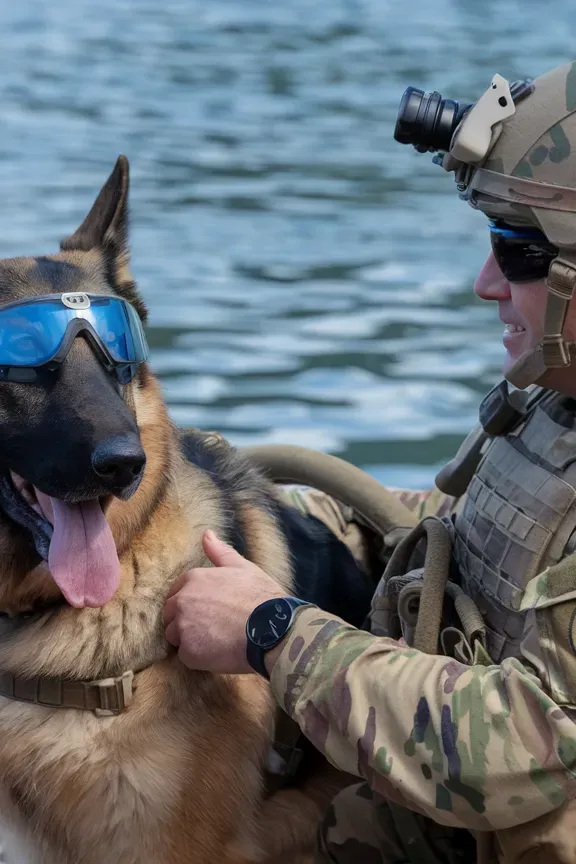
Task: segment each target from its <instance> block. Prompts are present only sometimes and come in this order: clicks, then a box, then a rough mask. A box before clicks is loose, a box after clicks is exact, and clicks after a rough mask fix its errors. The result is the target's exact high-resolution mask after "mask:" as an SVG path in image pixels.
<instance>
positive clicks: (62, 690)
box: [0, 671, 134, 717]
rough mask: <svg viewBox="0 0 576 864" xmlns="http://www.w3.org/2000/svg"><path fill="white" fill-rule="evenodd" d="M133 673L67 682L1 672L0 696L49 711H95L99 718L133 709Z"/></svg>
mask: <svg viewBox="0 0 576 864" xmlns="http://www.w3.org/2000/svg"><path fill="white" fill-rule="evenodd" d="M133 681H134V673H133V672H131V671H130V672H124V674H123V675H119V676H118V677H117V678H103V679H102V680H100V681H73V680H69V679H66V678H56V677H42V676H39V675H35V676H33V677H30V678H24V677H21V676H17V675H13V674H12V673H11V672H1V671H0V696H5V697H6V698H7V699H14V700H16V701H17V702H32V703H34V704H36V705H44V706H45V707H47V708H76V709H78V710H80V711H93V712H94V714H96V716H97V717H108V716H113V715H115V714H121V713H122V712H123V711H124V710H125V708H127V707H128V705H130V703H131V701H132V693H133Z"/></svg>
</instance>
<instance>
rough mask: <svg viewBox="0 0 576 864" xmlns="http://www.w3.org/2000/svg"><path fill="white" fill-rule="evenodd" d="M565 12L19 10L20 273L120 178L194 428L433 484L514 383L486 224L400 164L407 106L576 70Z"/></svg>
mask: <svg viewBox="0 0 576 864" xmlns="http://www.w3.org/2000/svg"><path fill="white" fill-rule="evenodd" d="M575 21H576V7H570V6H569V5H567V4H566V3H561V2H560V0H550V2H549V3H548V4H547V5H546V11H545V13H543V7H542V4H541V3H536V2H534V0H523V2H522V3H520V2H513V0H498V2H495V0H484V2H481V3H480V2H478V0H437V2H435V3H434V4H431V3H428V2H425V0H417V2H413V3H406V2H397V0H314V2H312V0H285V2H283V3H281V4H277V3H271V2H270V0H234V2H232V0H230V2H227V0H210V2H198V0H181V2H180V0H164V2H163V3H158V2H153V0H100V2H98V3H88V2H87V0H52V2H51V3H45V2H40V0H27V2H25V3H20V4H16V3H3V4H1V6H0V33H1V34H2V37H1V38H2V45H1V47H2V50H1V51H0V117H1V120H2V126H1V128H2V136H1V139H0V200H1V201H2V209H1V216H0V255H2V256H8V255H20V254H43V253H49V252H52V251H56V248H57V244H58V242H59V240H60V238H61V237H63V236H65V235H67V234H69V233H70V232H71V231H72V230H73V229H74V228H75V227H76V225H77V224H78V223H79V222H80V221H81V220H82V218H83V217H84V215H85V213H86V212H87V210H88V209H89V207H90V205H91V203H92V201H93V198H94V197H95V195H96V193H97V191H98V189H99V188H100V186H101V185H102V184H103V182H104V181H105V179H106V177H107V175H108V173H109V172H110V171H111V170H112V168H113V166H114V162H115V159H116V157H117V155H118V154H119V153H125V154H126V155H127V156H128V158H129V160H130V163H131V183H132V185H131V204H132V230H131V239H132V250H133V252H132V266H133V272H134V274H135V277H136V278H137V281H138V283H139V286H140V288H141V291H142V293H143V295H144V297H145V299H146V301H147V303H148V306H149V308H150V313H151V315H150V320H151V326H150V329H149V339H150V344H151V348H152V364H153V367H154V368H155V370H156V371H157V373H158V374H159V375H160V377H161V380H162V384H163V388H164V392H165V396H166V399H167V401H168V403H169V406H170V412H171V414H172V416H173V417H174V419H175V420H176V421H177V422H179V423H181V424H187V425H198V426H200V427H204V428H210V429H219V430H220V431H222V432H224V433H225V434H226V435H227V436H228V437H229V438H230V439H231V440H232V441H233V442H234V443H237V444H246V443H256V442H272V441H274V442H287V443H297V444H304V445H307V446H311V447H316V448H320V449H322V450H326V451H328V452H332V453H336V454H338V455H341V456H344V457H345V458H347V459H350V460H351V461H352V462H354V463H355V464H357V465H360V466H362V467H364V468H367V469H368V470H369V471H371V472H372V473H373V474H374V475H375V476H377V477H378V478H379V479H381V480H383V481H385V482H387V483H391V484H403V485H407V486H418V485H420V484H423V483H430V482H432V478H433V476H434V474H435V472H436V470H437V468H438V466H439V465H441V464H442V463H443V462H444V461H445V460H447V459H449V458H450V457H451V455H453V452H454V450H455V448H456V446H457V445H458V444H459V442H460V441H461V439H462V438H463V437H464V435H465V434H466V432H467V431H468V429H469V428H470V427H471V425H472V424H473V423H474V421H475V417H476V413H477V408H478V403H479V401H480V398H481V396H482V394H483V393H484V392H485V391H486V390H488V389H489V388H490V387H491V386H492V384H493V383H494V382H495V381H496V380H497V375H498V371H499V367H500V363H501V360H502V354H503V349H502V345H501V330H502V325H501V324H500V322H499V321H498V317H497V314H496V312H495V310H493V309H491V308H490V307H489V305H488V304H483V303H482V302H481V301H479V300H477V299H476V298H475V297H474V295H473V293H472V290H471V289H472V283H473V280H474V276H475V273H476V272H477V270H478V268H479V267H480V265H481V263H482V261H483V259H484V256H485V255H486V253H487V250H488V237H487V231H486V226H485V224H484V220H483V218H482V217H481V215H480V214H477V213H474V212H473V211H472V210H471V209H470V208H468V207H467V206H466V205H465V204H463V203H462V202H460V201H459V200H458V198H457V196H456V193H455V188H454V183H453V180H452V178H451V177H450V176H448V175H447V174H445V173H444V172H443V171H442V170H441V169H440V168H438V167H436V166H434V165H433V164H432V162H431V159H430V157H429V156H420V155H417V154H416V153H415V151H414V150H413V149H412V148H410V147H403V146H401V145H399V144H396V143H395V142H394V140H393V137H392V136H393V129H394V122H395V118H396V111H397V106H398V103H399V100H400V97H401V95H402V92H403V90H404V89H405V87H406V86H408V85H409V84H413V85H415V86H418V87H421V88H422V89H428V90H432V89H437V90H440V91H441V92H442V93H443V94H444V95H448V96H451V97H455V98H460V99H462V100H467V101H472V100H474V99H475V98H477V97H478V96H479V95H480V94H481V93H482V92H483V90H484V89H485V88H486V86H487V85H488V83H489V82H490V79H491V77H492V75H493V74H494V73H495V72H500V73H501V74H502V75H504V76H506V77H507V78H508V79H509V80H513V79H514V78H517V77H522V76H525V75H532V76H535V75H538V74H540V73H542V72H543V71H545V70H546V69H548V68H552V67H553V66H556V65H558V64H560V63H563V62H565V61H567V60H570V59H573V56H574V54H575V53H576V52H575V51H574V47H573V44H572V41H573V40H572V39H571V33H573V27H572V26H571V25H572V24H573V23H575Z"/></svg>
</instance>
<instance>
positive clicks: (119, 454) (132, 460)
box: [92, 435, 146, 491]
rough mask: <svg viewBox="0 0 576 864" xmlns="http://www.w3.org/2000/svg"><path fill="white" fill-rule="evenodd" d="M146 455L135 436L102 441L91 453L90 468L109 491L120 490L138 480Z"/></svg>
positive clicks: (123, 436)
mask: <svg viewBox="0 0 576 864" xmlns="http://www.w3.org/2000/svg"><path fill="white" fill-rule="evenodd" d="M145 465H146V454H145V452H144V450H143V448H142V445H141V444H140V441H139V439H138V436H137V435H122V436H121V437H119V438H108V439H107V440H106V441H102V442H101V443H100V444H99V445H98V446H97V447H96V449H95V450H94V451H93V452H92V468H93V469H94V473H95V474H96V475H97V476H98V479H99V481H100V483H102V484H103V485H104V486H106V487H107V488H108V489H109V490H110V491H114V490H121V489H124V488H126V487H127V486H130V484H131V483H134V481H135V480H137V479H139V478H140V476H141V475H142V472H143V470H144V466H145Z"/></svg>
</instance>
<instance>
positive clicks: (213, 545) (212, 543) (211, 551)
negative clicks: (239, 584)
mask: <svg viewBox="0 0 576 864" xmlns="http://www.w3.org/2000/svg"><path fill="white" fill-rule="evenodd" d="M202 546H203V547H204V552H205V553H206V555H207V556H208V558H209V559H210V561H211V562H212V564H215V565H216V567H247V566H250V562H249V561H247V560H246V558H243V557H242V555H240V554H239V553H238V552H236V550H235V549H233V548H232V546H228V544H227V543H224V541H223V540H220V538H219V537H217V536H216V534H215V533H214V531H210V530H208V531H205V532H204V536H203V537H202Z"/></svg>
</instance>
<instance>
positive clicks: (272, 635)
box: [248, 598, 293, 649]
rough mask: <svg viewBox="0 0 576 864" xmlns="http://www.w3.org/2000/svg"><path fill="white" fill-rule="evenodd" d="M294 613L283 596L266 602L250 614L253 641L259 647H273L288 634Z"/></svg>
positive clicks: (250, 631)
mask: <svg viewBox="0 0 576 864" xmlns="http://www.w3.org/2000/svg"><path fill="white" fill-rule="evenodd" d="M292 614H293V613H292V608H291V606H290V604H289V603H287V602H286V600H284V599H282V598H281V599H279V600H269V601H268V602H267V603H264V604H263V605H262V607H261V608H259V609H255V610H254V612H253V613H252V615H251V616H250V629H249V632H248V635H249V637H250V639H251V641H252V642H253V643H254V644H255V645H258V647H259V648H264V649H266V648H273V647H274V645H276V644H277V643H278V642H279V641H280V640H281V639H282V637H283V636H284V635H285V634H286V632H287V630H288V628H289V626H290V622H291V621H292Z"/></svg>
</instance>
